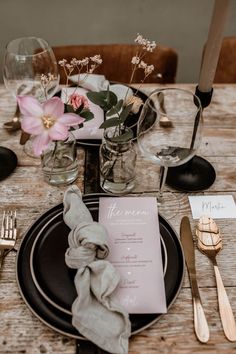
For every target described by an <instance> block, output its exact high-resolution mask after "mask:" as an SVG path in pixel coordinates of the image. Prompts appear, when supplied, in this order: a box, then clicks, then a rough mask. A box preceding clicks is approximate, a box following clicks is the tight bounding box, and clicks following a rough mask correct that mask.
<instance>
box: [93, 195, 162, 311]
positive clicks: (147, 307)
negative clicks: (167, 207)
mask: <svg viewBox="0 0 236 354" xmlns="http://www.w3.org/2000/svg"><path fill="white" fill-rule="evenodd" d="M99 222H100V223H101V224H103V225H104V226H105V227H106V229H107V231H108V235H109V241H108V246H109V250H110V253H109V256H108V258H107V259H108V260H109V261H110V262H111V263H112V264H113V265H114V267H115V268H116V269H117V271H118V272H119V274H120V277H121V280H120V283H119V286H118V288H117V289H116V291H115V293H114V296H115V297H116V298H117V300H118V301H119V303H120V304H121V305H122V306H123V307H124V308H125V309H126V310H127V311H128V312H129V313H165V312H166V311H167V309H166V296H165V286H164V276H163V264H162V254H161V242H160V231H159V222H158V211H157V203H156V198H154V197H111V198H110V197H102V198H100V199H99Z"/></svg>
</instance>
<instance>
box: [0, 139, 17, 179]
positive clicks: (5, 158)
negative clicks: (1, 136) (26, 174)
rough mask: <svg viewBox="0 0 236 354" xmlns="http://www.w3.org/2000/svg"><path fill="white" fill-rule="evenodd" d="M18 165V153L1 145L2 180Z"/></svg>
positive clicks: (0, 173) (0, 176)
mask: <svg viewBox="0 0 236 354" xmlns="http://www.w3.org/2000/svg"><path fill="white" fill-rule="evenodd" d="M16 166H17V156H16V154H15V153H14V152H13V151H12V150H10V149H8V148H5V147H3V146H0V181H1V180H2V179H5V178H7V177H8V176H9V175H10V174H11V173H12V172H13V171H14V169H15V168H16Z"/></svg>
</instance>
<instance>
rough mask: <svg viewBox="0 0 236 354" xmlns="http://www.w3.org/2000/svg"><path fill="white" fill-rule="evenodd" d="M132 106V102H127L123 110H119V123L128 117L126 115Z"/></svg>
mask: <svg viewBox="0 0 236 354" xmlns="http://www.w3.org/2000/svg"><path fill="white" fill-rule="evenodd" d="M132 106H133V103H131V104H129V105H128V106H126V107H125V108H124V109H123V111H122V112H121V114H120V121H121V123H124V122H125V120H126V118H127V117H128V115H129V114H130V112H131V109H132Z"/></svg>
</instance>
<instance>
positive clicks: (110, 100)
mask: <svg viewBox="0 0 236 354" xmlns="http://www.w3.org/2000/svg"><path fill="white" fill-rule="evenodd" d="M106 92H107V91H106ZM116 104H117V96H116V94H115V93H114V92H112V91H108V95H107V105H108V106H110V108H112V107H113V106H116Z"/></svg>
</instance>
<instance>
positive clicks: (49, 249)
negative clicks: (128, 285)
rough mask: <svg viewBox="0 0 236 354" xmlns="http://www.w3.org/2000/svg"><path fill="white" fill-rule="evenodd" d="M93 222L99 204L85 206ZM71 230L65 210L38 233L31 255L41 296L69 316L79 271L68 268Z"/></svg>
mask: <svg viewBox="0 0 236 354" xmlns="http://www.w3.org/2000/svg"><path fill="white" fill-rule="evenodd" d="M86 205H87V207H88V208H89V210H90V212H91V213H92V215H93V218H94V219H96V220H97V219H98V211H99V203H98V200H94V201H90V202H86ZM69 231H70V230H69V229H68V227H67V226H66V225H65V223H64V221H63V209H62V208H61V209H60V210H58V213H57V214H56V215H55V216H54V217H53V218H51V219H50V220H49V222H48V223H46V224H45V225H44V226H43V227H42V229H41V231H40V232H39V233H38V235H37V237H36V239H35V241H34V243H33V246H32V249H31V254H30V268H31V274H32V277H33V281H34V283H35V285H36V287H37V289H38V291H39V292H40V294H41V295H42V296H43V297H44V298H45V299H46V300H47V301H48V302H50V303H51V304H52V305H53V306H54V307H56V308H58V309H59V310H61V311H62V312H65V313H67V314H69V315H72V313H71V305H72V303H73V302H74V300H75V298H76V296H77V293H76V290H75V285H74V277H75V274H76V270H74V269H70V268H68V267H67V266H66V264H65V252H66V249H67V248H68V233H69ZM161 251H162V262H163V273H164V274H165V273H166V269H167V264H168V258H167V250H166V247H165V243H164V241H163V239H162V237H161Z"/></svg>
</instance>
